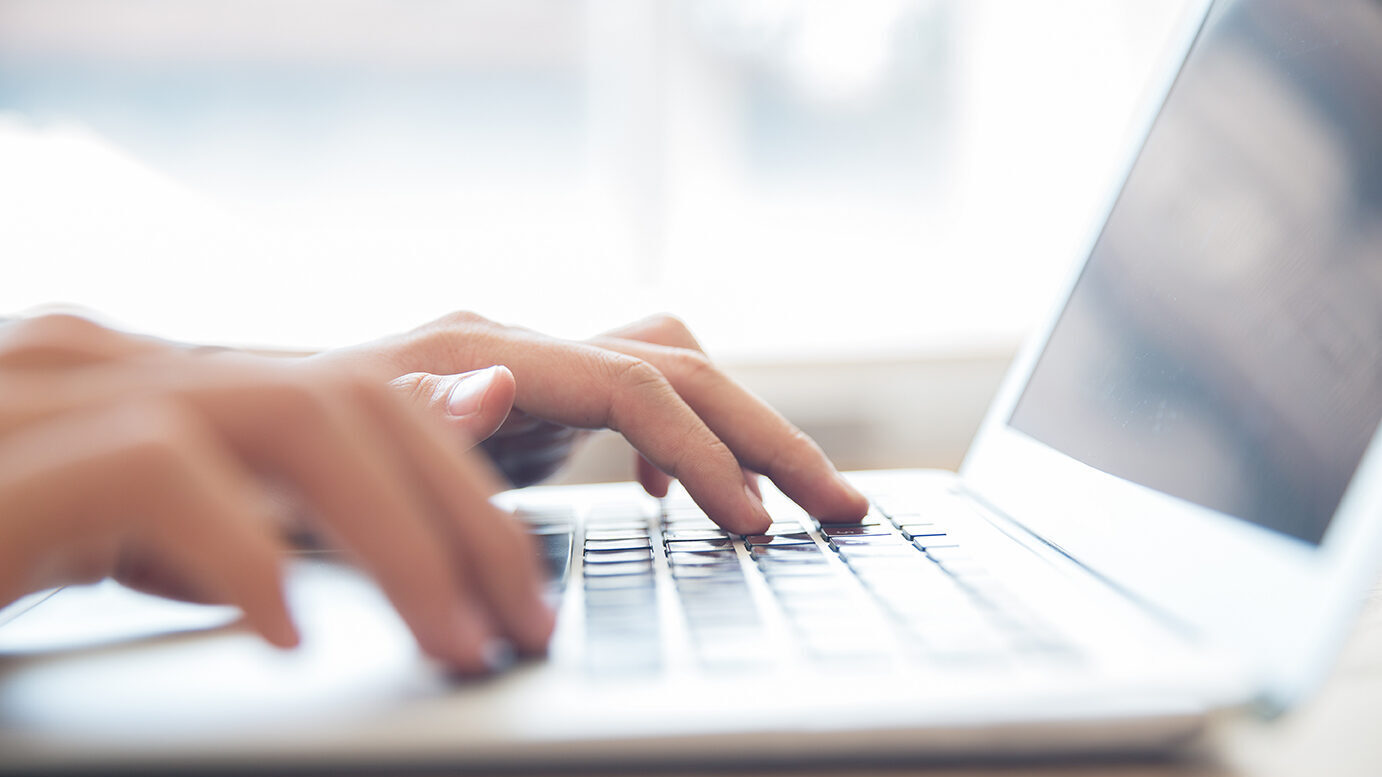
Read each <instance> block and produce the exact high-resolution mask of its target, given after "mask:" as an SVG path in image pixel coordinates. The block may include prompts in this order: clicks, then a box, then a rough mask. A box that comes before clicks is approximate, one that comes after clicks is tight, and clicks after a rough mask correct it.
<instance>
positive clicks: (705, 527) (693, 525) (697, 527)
mask: <svg viewBox="0 0 1382 777" xmlns="http://www.w3.org/2000/svg"><path fill="white" fill-rule="evenodd" d="M719 528H720V526H719V524H717V523H715V522H714V521H712V520H710V519H709V518H675V519H670V520H667V521H663V523H662V529H663V531H717V530H718V529H719Z"/></svg>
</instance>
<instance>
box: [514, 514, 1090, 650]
mask: <svg viewBox="0 0 1382 777" xmlns="http://www.w3.org/2000/svg"><path fill="white" fill-rule="evenodd" d="M660 508H661V509H660V511H657V512H656V513H654V512H652V511H650V510H649V507H648V503H647V502H646V501H631V502H629V503H628V504H607V505H602V506H599V507H597V508H596V509H594V510H593V511H592V513H591V515H590V516H589V517H588V518H587V521H586V530H585V532H584V535H583V536H582V537H581V544H580V545H578V546H576V547H575V548H574V549H573V548H572V547H571V543H572V538H573V536H574V529H575V523H574V520H573V516H572V514H571V513H570V512H568V511H564V510H560V509H552V508H541V509H520V510H519V514H520V517H522V518H524V519H525V520H526V521H527V522H528V524H529V526H530V527H531V530H532V531H533V533H534V534H535V535H536V536H537V537H538V539H539V543H540V546H541V548H542V550H543V554H544V557H545V558H546V559H547V564H548V570H549V572H550V573H551V575H552V579H553V581H554V585H557V586H560V585H562V584H563V583H564V582H565V581H566V572H567V568H568V565H569V563H570V562H569V560H568V559H570V558H571V557H572V556H574V554H575V553H579V554H580V557H581V560H582V564H581V565H580V568H579V579H578V580H573V581H570V584H572V585H579V586H581V588H582V591H581V593H582V600H583V603H584V608H585V619H584V625H585V634H584V641H585V645H584V648H585V649H584V651H583V653H584V656H585V661H586V664H587V668H588V669H590V670H591V671H594V672H597V673H601V674H603V673H608V672H616V673H627V672H647V671H656V670H659V669H661V668H662V667H663V666H664V662H665V661H666V658H667V654H668V651H667V646H666V644H665V641H666V639H667V638H668V635H666V634H664V633H663V632H664V631H665V630H666V629H665V626H664V618H663V615H664V613H663V612H662V611H661V608H663V607H665V606H668V605H671V604H672V603H675V605H676V606H677V609H679V611H680V614H681V619H680V620H681V622H682V623H683V624H684V625H685V629H684V631H685V636H686V642H687V643H688V644H687V646H686V648H687V651H688V652H689V654H690V655H691V656H692V657H693V659H694V661H695V663H697V664H698V665H699V666H701V667H702V668H705V669H709V670H732V669H752V668H754V667H756V666H761V665H763V664H765V663H767V662H771V661H774V660H775V659H778V658H780V657H781V656H780V655H779V653H780V651H782V650H790V651H793V652H797V653H799V654H800V655H801V656H802V657H803V658H805V659H806V660H809V661H815V662H821V663H825V664H830V663H832V662H839V661H850V662H853V665H856V666H857V665H860V664H865V665H866V664H867V663H868V662H876V663H878V664H879V665H880V666H886V665H890V664H891V663H892V662H893V661H895V660H897V659H898V658H903V659H908V660H911V659H920V660H928V661H934V662H945V663H951V664H960V663H965V664H980V665H986V666H987V665H992V664H994V663H999V662H1004V661H1009V660H1045V659H1060V660H1068V659H1069V658H1071V657H1072V656H1074V651H1073V650H1072V649H1071V648H1070V647H1069V646H1068V645H1067V644H1065V642H1064V641H1063V640H1062V639H1061V638H1060V637H1059V635H1057V634H1056V633H1055V632H1054V631H1053V630H1052V629H1051V628H1050V627H1049V626H1047V625H1046V624H1045V623H1043V622H1041V621H1040V620H1039V619H1038V618H1037V617H1036V616H1035V615H1034V614H1033V613H1032V612H1031V611H1030V610H1029V609H1027V608H1026V607H1024V606H1023V605H1022V603H1021V602H1020V600H1019V599H1018V598H1017V597H1016V596H1014V595H1013V594H1012V592H1011V591H1009V590H1008V589H1007V587H1006V586H1004V585H1003V584H1002V583H1001V582H999V581H998V579H997V578H996V577H995V576H994V575H992V574H990V573H989V571H988V570H986V569H985V568H984V567H983V565H982V564H980V563H979V562H977V561H976V560H975V559H974V558H973V557H972V556H971V555H970V554H969V553H968V552H967V551H966V549H965V548H964V547H963V546H962V544H961V543H960V542H959V541H957V539H956V537H955V536H954V535H953V534H952V533H951V532H950V531H949V527H948V526H947V525H946V524H945V523H944V522H942V521H940V520H938V519H937V518H936V517H934V516H928V515H927V514H926V513H925V512H924V511H923V510H921V509H916V508H914V507H912V506H909V505H907V504H905V503H901V502H895V501H892V500H888V499H885V498H883V497H878V498H876V500H875V502H874V507H873V509H872V510H871V511H870V512H869V515H868V516H867V517H866V518H865V519H864V520H862V521H859V522H857V523H850V524H821V523H819V522H816V521H814V520H812V519H810V518H808V517H805V516H804V515H803V516H800V517H783V518H780V519H778V520H775V521H774V522H773V524H772V525H771V526H770V527H769V528H768V529H767V530H766V531H765V532H764V533H763V534H759V535H751V536H742V535H736V534H731V533H729V532H726V531H724V530H723V529H721V528H720V527H719V526H717V525H716V524H715V523H714V522H713V521H711V520H710V519H709V518H708V517H707V516H706V515H705V513H704V512H702V511H701V510H700V508H699V507H697V506H696V505H695V504H694V503H693V502H691V501H690V500H689V499H686V498H684V497H683V498H681V499H668V500H663V501H662V502H661V504H660ZM573 550H574V552H573ZM664 565H665V572H664V571H663V568H664ZM755 578H756V580H755ZM665 588H670V591H671V593H672V594H674V595H673V596H670V597H669V596H665V595H660V593H663V594H665V591H663V589H665ZM754 588H758V589H759V590H763V589H764V588H766V590H767V591H769V592H770V595H769V596H768V597H767V598H766V601H764V597H762V596H758V597H755V596H754V593H753V589H754ZM760 602H761V603H762V604H763V605H768V606H766V610H771V611H772V612H768V611H765V607H761V606H760Z"/></svg>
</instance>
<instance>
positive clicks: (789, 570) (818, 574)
mask: <svg viewBox="0 0 1382 777" xmlns="http://www.w3.org/2000/svg"><path fill="white" fill-rule="evenodd" d="M759 571H761V572H763V575H764V577H766V578H768V579H770V581H771V579H775V578H835V577H839V575H840V572H839V570H836V568H835V567H832V565H831V564H829V563H828V561H826V560H825V557H824V556H822V557H818V559H811V557H802V559H793V560H791V561H784V560H781V559H761V560H759Z"/></svg>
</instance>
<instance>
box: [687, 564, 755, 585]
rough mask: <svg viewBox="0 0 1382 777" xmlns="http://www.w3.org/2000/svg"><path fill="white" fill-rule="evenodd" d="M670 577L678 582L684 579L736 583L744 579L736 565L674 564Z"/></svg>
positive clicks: (742, 573)
mask: <svg viewBox="0 0 1382 777" xmlns="http://www.w3.org/2000/svg"><path fill="white" fill-rule="evenodd" d="M672 577H674V578H676V579H677V580H678V582H680V581H681V580H685V579H694V580H734V581H736V582H738V581H742V580H743V579H744V572H743V570H741V569H740V568H739V565H738V564H715V565H709V566H706V565H701V566H693V565H689V564H674V565H673V566H672Z"/></svg>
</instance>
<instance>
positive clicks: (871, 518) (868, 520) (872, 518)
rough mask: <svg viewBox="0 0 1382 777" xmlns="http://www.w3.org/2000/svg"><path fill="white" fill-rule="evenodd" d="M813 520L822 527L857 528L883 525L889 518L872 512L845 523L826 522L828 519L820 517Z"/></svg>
mask: <svg viewBox="0 0 1382 777" xmlns="http://www.w3.org/2000/svg"><path fill="white" fill-rule="evenodd" d="M811 520H813V521H815V522H816V523H817V524H818V525H820V526H822V527H825V526H838V527H846V526H853V527H856V528H859V527H864V526H882V525H883V524H884V523H885V522H886V521H887V519H885V518H883V517H882V516H876V515H874V514H872V513H870V514H868V515H866V516H864V517H863V519H862V520H858V521H848V522H845V523H835V522H826V521H822V520H820V519H819V518H812V519H811Z"/></svg>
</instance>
